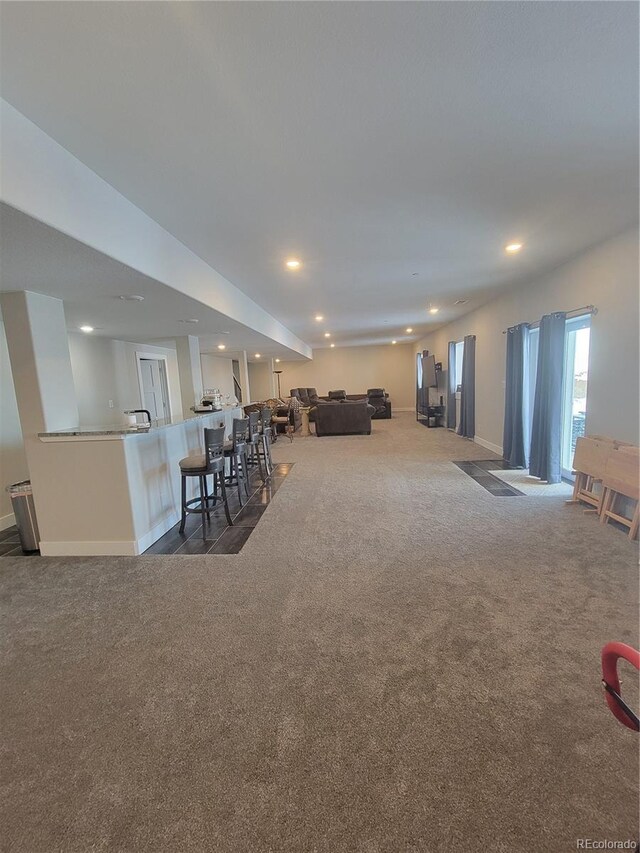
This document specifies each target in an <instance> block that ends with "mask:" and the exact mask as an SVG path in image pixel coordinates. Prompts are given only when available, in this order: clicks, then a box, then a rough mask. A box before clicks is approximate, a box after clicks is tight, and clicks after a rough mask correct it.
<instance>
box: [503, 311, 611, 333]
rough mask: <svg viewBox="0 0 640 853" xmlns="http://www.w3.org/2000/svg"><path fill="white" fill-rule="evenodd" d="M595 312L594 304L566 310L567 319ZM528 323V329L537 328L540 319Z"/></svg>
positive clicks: (505, 331)
mask: <svg viewBox="0 0 640 853" xmlns="http://www.w3.org/2000/svg"><path fill="white" fill-rule="evenodd" d="M551 313H552V314H557V313H561V312H558V311H552V312H551ZM597 313H598V309H597V308H596V306H595V305H583V306H582V308H573V309H572V310H571V311H567V312H566V315H567V319H568V320H571V319H572V318H573V317H580V316H581V315H582V314H597ZM516 325H517V326H519V325H520V323H516ZM528 325H529V328H530V329H537V328H538V326H539V325H540V320H536V322H535V323H529V324H528ZM508 331H509V329H503V330H502V334H503V335H506V334H507V332H508Z"/></svg>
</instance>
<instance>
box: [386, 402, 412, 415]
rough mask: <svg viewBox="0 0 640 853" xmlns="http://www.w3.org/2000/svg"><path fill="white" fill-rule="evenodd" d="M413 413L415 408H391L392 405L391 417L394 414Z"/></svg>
mask: <svg viewBox="0 0 640 853" xmlns="http://www.w3.org/2000/svg"><path fill="white" fill-rule="evenodd" d="M415 411H416V407H415V406H401V407H399V406H393V405H392V408H391V415H392V416H393V413H394V412H414V413H415Z"/></svg>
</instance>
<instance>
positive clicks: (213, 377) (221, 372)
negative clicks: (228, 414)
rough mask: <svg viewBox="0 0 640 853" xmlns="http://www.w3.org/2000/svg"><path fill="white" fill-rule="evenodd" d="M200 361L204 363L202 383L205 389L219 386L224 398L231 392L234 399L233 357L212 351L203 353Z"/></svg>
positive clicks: (230, 394)
mask: <svg viewBox="0 0 640 853" xmlns="http://www.w3.org/2000/svg"><path fill="white" fill-rule="evenodd" d="M200 363H201V364H202V384H203V385H204V388H205V391H206V390H208V389H211V388H219V389H220V393H221V394H222V397H223V399H224V397H225V395H226V394H229V396H230V398H231V399H232V400H233V399H234V397H235V395H236V392H235V389H234V386H233V365H232V363H231V359H230V358H222V357H220V356H217V355H211V354H210V353H201V354H200Z"/></svg>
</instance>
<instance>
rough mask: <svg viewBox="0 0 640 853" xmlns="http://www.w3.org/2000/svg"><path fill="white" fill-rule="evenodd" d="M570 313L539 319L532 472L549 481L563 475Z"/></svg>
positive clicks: (554, 480)
mask: <svg viewBox="0 0 640 853" xmlns="http://www.w3.org/2000/svg"><path fill="white" fill-rule="evenodd" d="M566 319H567V315H566V314H565V313H564V312H563V311H559V312H558V313H557V314H545V316H544V317H543V318H542V320H541V321H540V337H539V341H538V370H537V374H536V393H535V397H534V402H533V422H532V424H531V453H530V458H529V473H530V474H532V475H533V476H534V477H540V479H541V480H546V481H547V482H548V483H559V482H560V480H561V479H562V464H561V461H562V460H561V443H562V375H563V372H564V342H565V331H566Z"/></svg>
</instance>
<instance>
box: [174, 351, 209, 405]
mask: <svg viewBox="0 0 640 853" xmlns="http://www.w3.org/2000/svg"><path fill="white" fill-rule="evenodd" d="M175 342H176V354H177V356H178V375H179V376H180V394H181V397H182V411H183V414H184V416H185V417H188V414H189V410H190V408H191V406H193V405H194V403H200V401H201V400H202V394H203V391H204V386H203V384H202V363H201V361H200V340H199V339H198V337H197V336H196V335H183V336H182V337H179V338H175Z"/></svg>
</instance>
